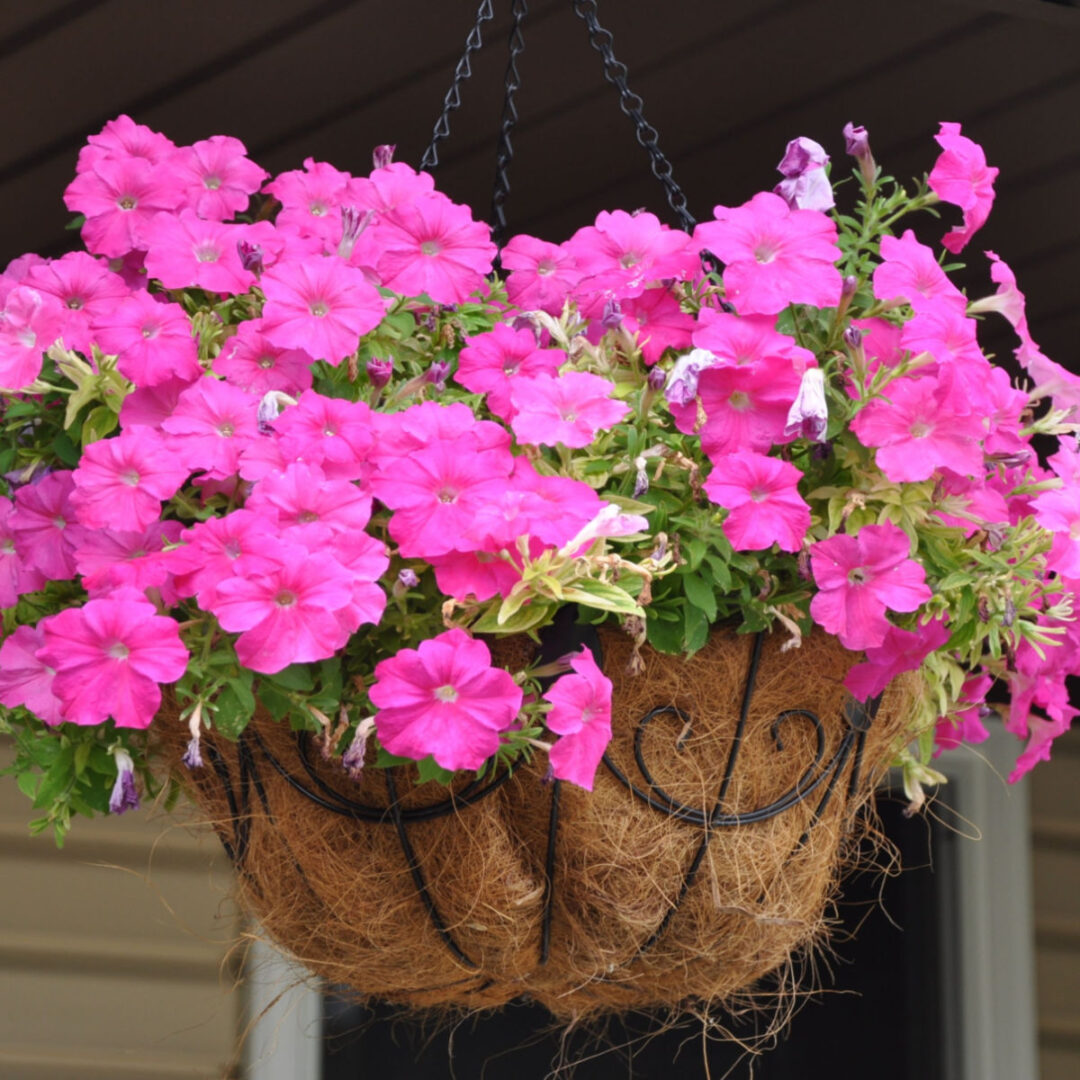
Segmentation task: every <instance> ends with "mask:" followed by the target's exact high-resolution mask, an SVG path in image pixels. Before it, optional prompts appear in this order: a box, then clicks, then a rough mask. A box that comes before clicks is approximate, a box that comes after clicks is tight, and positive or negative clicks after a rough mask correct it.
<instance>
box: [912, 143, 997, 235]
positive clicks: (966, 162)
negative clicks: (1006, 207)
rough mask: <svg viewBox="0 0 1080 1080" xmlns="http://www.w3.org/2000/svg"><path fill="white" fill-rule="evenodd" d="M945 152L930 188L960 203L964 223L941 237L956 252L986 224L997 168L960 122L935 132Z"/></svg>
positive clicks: (934, 169) (935, 170) (929, 177)
mask: <svg viewBox="0 0 1080 1080" xmlns="http://www.w3.org/2000/svg"><path fill="white" fill-rule="evenodd" d="M934 139H935V140H936V141H937V143H938V145H939V146H940V147H941V148H942V151H943V152H942V154H941V155H940V157H938V159H937V161H936V162H935V163H934V167H933V169H932V170H931V172H930V175H929V176H928V177H927V183H928V184H929V186H930V189H931V190H932V191H934V192H936V193H937V196H938V198H940V199H942V200H943V201H944V202H948V203H952V204H953V205H954V206H959V207H960V209H961V210H963V212H964V224H963V226H962V227H960V228H954V229H952V230H951V231H950V232H948V233H946V234H945V236H944V237H943V238H942V241H941V242H942V244H944V245H945V247H946V248H947V249H948V250H949V251H951V252H952V253H953V254H954V255H955V254H957V253H958V252H960V251H962V250H963V249H964V247H965V246H966V245H967V242H968V241H969V240H970V239H971V238H972V236H974V235H975V233H976V232H978V230H979V229H981V228H982V226H983V225H984V224H985V222H986V219H987V217H989V215H990V208H991V207H992V206H993V205H994V180H995V178H996V177H997V174H998V170H997V169H995V168H993V167H992V166H990V165H987V164H986V154H985V152H984V151H983V148H982V147H981V146H980V145H979V144H978V143H976V142H973V141H972V140H971V139H969V138H968V137H967V136H966V135H961V134H960V125H959V124H955V123H953V124H950V123H944V122H943V123H942V124H941V130H940V131H939V132H938V134H937V135H935V136H934Z"/></svg>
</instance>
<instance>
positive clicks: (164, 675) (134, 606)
mask: <svg viewBox="0 0 1080 1080" xmlns="http://www.w3.org/2000/svg"><path fill="white" fill-rule="evenodd" d="M39 627H40V629H41V630H42V631H43V632H44V636H45V644H44V645H43V646H42V648H40V649H39V650H38V651H37V658H38V659H39V660H41V661H42V662H43V663H45V664H48V665H49V666H50V667H51V668H53V669H54V670H55V672H56V675H55V677H54V679H53V693H54V694H55V695H56V696H57V697H58V698H59V699H60V701H61V702H62V704H63V717H64V719H65V720H68V721H70V722H71V723H73V724H84V725H91V724H100V723H103V722H104V721H105V720H107V719H108V718H109V717H110V716H111V717H112V718H113V719H114V720H115V721H116V724H117V726H118V727H131V728H145V727H149V726H150V722H151V721H152V720H153V719H154V716H155V715H156V713H157V711H158V708H159V707H160V705H161V688H160V686H159V685H158V684H159V683H173V682H176V681H177V679H179V678H180V677H181V676H182V675H183V674H184V672H185V670H186V669H187V662H188V655H189V654H188V651H187V649H186V648H184V643H183V642H182V641H181V640H180V631H179V628H178V626H177V624H176V622H175V621H174V620H173V619H170V618H168V617H167V616H165V615H159V614H158V613H157V611H156V610H155V608H154V605H153V604H151V603H149V602H148V601H147V600H146V599H145V598H143V597H142V596H139V595H138V593H136V592H134V591H133V590H132V591H129V590H120V591H118V592H116V593H114V594H112V595H111V596H108V597H103V598H101V599H98V600H89V601H87V603H86V604H84V605H83V606H82V607H81V608H68V609H66V610H65V611H61V612H60V613H59V614H57V615H51V616H49V617H48V618H47V619H43V620H42V621H41V623H39Z"/></svg>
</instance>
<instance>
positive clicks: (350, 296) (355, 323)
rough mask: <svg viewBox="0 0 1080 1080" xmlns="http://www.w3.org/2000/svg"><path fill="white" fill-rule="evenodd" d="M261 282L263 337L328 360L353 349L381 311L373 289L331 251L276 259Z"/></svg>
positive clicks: (382, 307)
mask: <svg viewBox="0 0 1080 1080" xmlns="http://www.w3.org/2000/svg"><path fill="white" fill-rule="evenodd" d="M260 284H261V286H262V290H263V293H264V294H265V295H266V305H265V307H264V308H263V332H264V333H265V334H266V337H267V340H269V341H270V342H272V343H273V344H274V345H280V346H281V347H282V348H283V349H303V350H304V351H305V352H306V353H308V355H310V356H313V357H316V358H317V359H321V360H326V361H328V362H329V363H331V364H336V363H338V362H339V361H341V360H344V359H345V357H346V356H350V355H351V354H352V353H354V352H356V348H357V346H358V345H359V344H360V338H361V337H362V336H363V335H364V334H366V333H367V332H368V331H369V330H374V329H375V327H376V326H378V325H379V323H380V322H382V318H383V315H384V314H385V312H386V306H385V304H384V303H383V298H382V297H381V296H380V295H379V293H378V290H377V289H375V287H374V286H373V285H370V284H369V283H368V281H367V279H366V278H365V277H364V275H363V274H362V273H361V272H360V271H359V270H357V269H355V268H354V267H351V266H348V265H347V264H346V263H344V262H343V261H342V260H341V259H339V258H337V257H335V256H330V257H325V258H323V257H320V258H315V259H302V260H300V261H299V262H296V263H292V262H286V263H279V264H278V265H277V266H275V267H274V268H273V269H271V270H268V271H267V272H266V273H265V274H263V276H262V279H261V281H260Z"/></svg>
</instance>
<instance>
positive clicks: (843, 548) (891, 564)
mask: <svg viewBox="0 0 1080 1080" xmlns="http://www.w3.org/2000/svg"><path fill="white" fill-rule="evenodd" d="M910 552H911V541H910V540H909V539H908V535H907V533H905V532H904V531H903V529H901V528H899V527H898V526H896V525H893V524H891V523H887V524H885V525H866V526H864V527H863V528H862V529H860V530H859V534H858V536H845V535H840V536H833V537H831V538H830V539H828V540H819V541H818V542H817V543H816V544H814V545H812V547H811V548H810V569H811V572H812V573H813V575H814V580H815V582H817V586H818V588H819V590H820V592H818V593H817V594H816V595H815V596H814V598H813V600H811V601H810V614H811V615H812V616H813V618H814V621H815V622H816V623H818V624H819V625H820V626H823V627H824V628H825V629H826V630H827V631H828V632H829V633H830V634H835V635H836V636H837V637H838V638H839V639H840V641H841V643H842V644H843V645H844V646H846V647H847V648H849V649H869V648H873V647H875V646H878V645H881V644H882V643H883V642H884V641H885V637H886V635H887V634H888V632H889V627H890V626H891V623H890V622H889V620H888V619H887V618H886V617H885V612H886V610H891V611H915V610H916V609H917V608H918V607H919V605H920V604H923V603H925V602H926V601H927V600H929V599H930V597H931V595H932V594H931V592H930V590H929V588H927V586H926V571H925V570H924V569H923V567H922V565H921V564H920V563H918V562H916V561H915V560H914V559H912V558H909V555H910Z"/></svg>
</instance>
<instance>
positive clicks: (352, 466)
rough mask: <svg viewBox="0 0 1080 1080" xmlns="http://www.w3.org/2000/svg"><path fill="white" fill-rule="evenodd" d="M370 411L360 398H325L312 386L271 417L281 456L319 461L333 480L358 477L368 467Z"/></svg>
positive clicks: (371, 441)
mask: <svg viewBox="0 0 1080 1080" xmlns="http://www.w3.org/2000/svg"><path fill="white" fill-rule="evenodd" d="M373 426H374V425H373V421H372V412H371V409H370V408H368V406H367V405H366V404H364V402H362V401H345V400H344V399H342V398H328V397H325V396H323V395H322V394H317V393H316V392H315V391H314V390H308V391H307V392H306V393H304V394H303V395H302V396H301V398H300V401H299V403H298V404H297V405H293V406H291V407H290V408H288V409H286V410H285V411H284V412H283V413H282V414H281V415H280V416H279V417H278V418H277V420H275V421H274V431H275V432H276V433H277V435H278V441H279V444H280V447H281V453H282V456H283V457H284V459H285V460H286V461H294V460H301V459H302V460H304V461H306V462H308V463H310V464H312V465H321V466H322V468H323V470H324V471H325V473H326V475H327V476H328V477H329V478H330V479H332V480H360V479H364V478H366V477H367V475H368V472H369V471H370V469H369V465H368V452H369V451H370V450H371V447H372V444H373V442H374V433H373Z"/></svg>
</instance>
